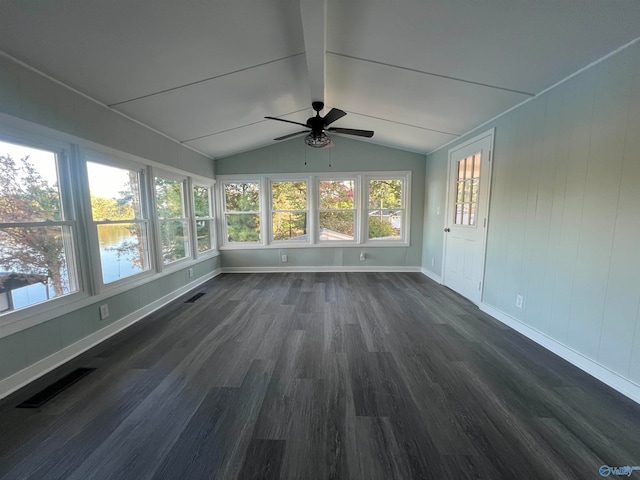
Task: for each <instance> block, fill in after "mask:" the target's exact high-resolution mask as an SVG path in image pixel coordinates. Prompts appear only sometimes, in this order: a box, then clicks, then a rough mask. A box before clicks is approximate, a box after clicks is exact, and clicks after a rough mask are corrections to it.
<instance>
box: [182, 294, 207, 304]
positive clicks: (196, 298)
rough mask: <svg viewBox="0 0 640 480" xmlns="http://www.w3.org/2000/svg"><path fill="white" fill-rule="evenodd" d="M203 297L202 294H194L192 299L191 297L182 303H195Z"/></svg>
mask: <svg viewBox="0 0 640 480" xmlns="http://www.w3.org/2000/svg"><path fill="white" fill-rule="evenodd" d="M202 296H204V293H202V292H200V293H196V294H195V295H194V296H193V297H191V298H190V299H189V300H187V301H186V302H184V303H196V302H197V301H198V300H200V297H202Z"/></svg>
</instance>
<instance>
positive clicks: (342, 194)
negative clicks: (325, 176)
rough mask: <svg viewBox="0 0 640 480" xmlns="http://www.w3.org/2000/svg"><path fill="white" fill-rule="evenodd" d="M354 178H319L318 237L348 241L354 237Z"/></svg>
mask: <svg viewBox="0 0 640 480" xmlns="http://www.w3.org/2000/svg"><path fill="white" fill-rule="evenodd" d="M354 189H355V180H353V179H345V180H320V182H319V183H318V191H319V227H320V231H319V239H320V240H321V241H324V240H328V241H336V240H338V241H339V240H342V241H345V240H346V241H349V240H353V239H354V238H355V236H354V230H355V218H356V211H355V202H354Z"/></svg>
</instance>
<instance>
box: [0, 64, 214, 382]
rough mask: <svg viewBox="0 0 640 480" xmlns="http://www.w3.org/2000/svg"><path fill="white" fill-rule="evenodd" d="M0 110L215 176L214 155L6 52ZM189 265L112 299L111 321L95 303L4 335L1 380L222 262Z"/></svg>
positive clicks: (0, 71) (0, 73)
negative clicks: (196, 149) (140, 122)
mask: <svg viewBox="0 0 640 480" xmlns="http://www.w3.org/2000/svg"><path fill="white" fill-rule="evenodd" d="M0 112H2V113H5V114H7V115H11V116H13V117H17V118H20V119H23V120H27V121H30V122H33V123H36V124H39V125H42V126H45V127H49V128H52V129H54V130H57V131H60V132H64V133H67V134H70V135H74V136H76V137H80V138H83V139H86V140H91V141H93V142H96V143H99V144H102V145H106V146H109V147H112V148H114V149H117V150H120V151H123V152H127V153H130V154H133V155H137V156H140V157H143V158H146V159H149V160H152V161H155V162H159V163H162V164H165V165H169V166H173V167H176V168H180V169H181V170H184V171H187V172H190V173H193V174H198V175H201V176H205V177H209V178H213V176H214V168H213V160H211V159H209V158H206V157H204V156H202V155H199V154H197V153H195V152H194V151H192V150H189V149H187V148H184V147H182V146H180V145H179V144H177V143H175V142H172V141H170V140H168V139H167V138H165V137H163V136H162V135H159V134H157V133H155V132H153V131H151V130H149V129H146V128H144V127H142V126H140V125H138V124H136V123H135V122H132V121H130V120H128V119H126V118H124V117H122V116H121V115H118V114H116V113H114V112H112V111H110V110H108V109H107V108H104V107H101V106H100V105H98V104H96V103H94V102H92V101H90V100H87V99H86V98H84V97H82V96H81V95H78V94H76V93H74V92H72V91H70V90H68V89H66V88H64V87H62V86H60V85H58V84H56V83H54V82H52V81H50V80H48V79H46V78H44V77H42V76H40V75H38V74H36V73H34V72H32V71H30V70H28V69H26V68H24V67H22V66H20V65H17V64H15V63H14V62H12V61H10V60H8V59H6V58H4V57H0ZM0 128H1V127H0ZM189 266H190V267H192V268H193V269H194V276H193V278H189V279H188V278H187V273H186V270H185V269H182V270H177V271H175V272H172V273H171V274H169V275H166V276H163V277H160V278H156V279H154V280H151V281H150V282H149V283H147V284H145V285H142V286H139V287H136V288H133V289H131V290H129V291H127V292H125V293H121V294H119V295H114V296H113V297H111V298H109V299H108V300H106V302H108V304H109V309H110V316H109V318H108V319H107V320H104V321H100V320H99V315H98V303H96V304H93V305H89V306H86V307H84V308H81V309H79V310H76V311H74V312H71V313H69V314H67V315H63V316H61V317H57V318H54V319H52V320H49V321H47V322H44V323H41V324H39V325H37V326H35V327H32V328H29V329H26V330H23V331H20V332H18V333H15V334H12V335H8V336H5V337H3V338H0V380H2V379H5V378H7V377H9V376H11V375H12V374H14V373H16V372H18V371H20V370H22V369H24V368H26V367H27V366H29V365H32V364H34V363H35V362H37V361H38V360H42V359H43V358H45V357H47V356H49V355H51V354H53V353H55V352H57V351H59V350H61V349H62V348H64V347H66V346H69V345H71V344H73V343H74V342H76V341H78V340H80V339H82V338H83V337H86V336H87V335H90V334H92V333H94V332H96V331H97V330H99V329H101V328H104V327H106V326H107V325H109V323H110V322H115V321H116V320H119V319H121V318H123V317H125V316H126V315H128V314H130V313H132V312H134V311H136V310H138V309H140V308H142V307H144V306H145V305H147V304H150V303H151V302H153V301H155V300H157V299H159V298H162V297H163V296H164V295H167V294H169V293H171V292H173V291H175V290H176V289H179V288H181V287H183V286H185V285H186V284H187V283H189V281H195V280H197V279H198V278H200V277H202V276H204V275H207V274H208V273H211V272H212V271H214V270H215V269H217V268H219V267H220V257H216V258H209V259H207V260H205V261H202V262H200V263H197V264H195V265H189ZM185 268H187V267H185ZM99 303H100V304H102V303H105V300H104V299H102V300H101V301H100V302H99ZM0 393H1V392H0Z"/></svg>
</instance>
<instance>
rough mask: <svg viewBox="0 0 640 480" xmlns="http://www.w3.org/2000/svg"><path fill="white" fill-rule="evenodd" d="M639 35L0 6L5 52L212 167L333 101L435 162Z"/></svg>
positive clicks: (455, 16)
mask: <svg viewBox="0 0 640 480" xmlns="http://www.w3.org/2000/svg"><path fill="white" fill-rule="evenodd" d="M638 37H640V2H639V1H638V0H616V1H615V2H612V1H610V0H536V1H525V0H484V1H481V0H422V1H419V0H396V1H392V0H379V1H376V0H349V1H347V0H327V2H326V4H325V3H324V2H323V1H322V0H251V1H248V0H235V1H231V0H225V1H203V0H198V1H196V0H181V1H177V0H109V1H104V0H84V1H81V2H80V1H76V0H55V1H54V0H39V1H37V2H26V1H24V0H0V50H1V51H3V52H4V53H5V54H7V55H9V56H11V57H13V58H15V59H17V60H19V61H21V62H23V63H25V64H27V65H29V66H31V67H33V68H35V69H36V70H39V71H41V72H43V73H44V74H46V75H48V76H50V77H52V78H54V79H56V80H58V81H60V82H62V83H64V84H66V85H68V86H70V87H72V88H74V89H75V90H77V91H80V92H82V93H84V94H86V95H88V96H90V97H92V98H94V99H96V100H97V101H99V102H101V103H103V104H104V105H107V106H108V107H109V108H112V109H114V110H116V111H118V112H121V113H123V114H125V115H127V116H129V117H132V118H134V119H136V120H138V121H139V122H142V123H143V124H146V125H148V126H150V127H152V128H154V129H156V130H158V131H160V132H162V133H164V134H166V135H168V136H169V137H171V138H174V139H175V140H177V141H179V142H181V143H183V144H184V145H187V146H189V147H191V148H194V149H196V150H198V151H201V152H203V153H204V154H206V155H208V156H210V157H212V158H217V157H222V156H227V155H230V154H233V153H237V152H240V151H244V150H249V149H252V148H256V147H260V146H263V145H268V144H270V143H273V140H272V139H273V138H275V137H278V136H281V135H286V134H288V133H293V132H295V131H297V130H299V128H298V127H296V126H294V125H290V124H286V123H279V122H274V121H270V120H265V119H264V116H265V115H272V116H278V117H282V118H285V119H289V120H294V121H300V122H303V123H304V122H305V120H306V118H308V117H309V116H310V115H311V114H312V113H313V112H312V110H311V108H310V105H311V101H312V100H321V98H317V97H318V96H320V95H322V94H324V101H325V103H326V105H327V109H325V111H324V113H326V112H327V111H328V110H329V109H330V108H332V107H337V108H340V109H342V110H345V111H346V112H347V113H348V115H347V116H346V117H344V118H342V119H340V120H338V121H337V122H336V123H335V124H334V126H338V127H347V128H359V129H370V130H375V132H376V133H375V136H374V137H373V138H372V139H370V140H369V139H367V140H365V141H371V142H374V143H379V144H382V145H388V146H393V147H397V148H402V149H405V150H410V151H415V152H420V153H427V152H429V151H431V150H433V149H435V148H437V147H439V146H441V145H443V144H445V143H447V142H449V141H451V140H453V139H455V138H457V136H459V135H461V134H463V133H465V132H467V131H469V130H471V129H472V128H474V127H476V126H478V125H480V124H481V123H483V122H485V121H486V120H488V119H490V118H492V117H494V116H496V115H498V114H500V113H501V112H504V111H505V110H508V109H509V108H511V107H513V106H515V105H517V104H518V103H521V102H523V101H525V100H526V99H528V98H531V97H532V96H535V95H536V94H538V93H540V92H541V91H543V90H544V89H546V88H548V87H549V86H551V85H553V84H554V83H556V82H558V81H560V80H562V79H563V78H565V77H567V76H568V75H570V74H572V73H574V72H575V71H577V70H579V69H581V68H583V67H585V66H587V65H589V64H590V63H592V62H594V61H596V60H597V59H599V58H601V57H602V56H604V55H606V54H608V53H610V52H612V51H613V50H615V49H617V48H619V47H621V46H622V45H625V44H627V43H629V42H631V41H633V40H634V39H637V38H638ZM299 141H301V142H302V138H300V140H299Z"/></svg>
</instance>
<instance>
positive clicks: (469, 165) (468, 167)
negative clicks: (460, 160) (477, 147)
mask: <svg viewBox="0 0 640 480" xmlns="http://www.w3.org/2000/svg"><path fill="white" fill-rule="evenodd" d="M465 160H466V164H465V169H464V178H465V180H470V179H471V178H472V177H473V155H471V156H470V157H467V158H466V159H465Z"/></svg>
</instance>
